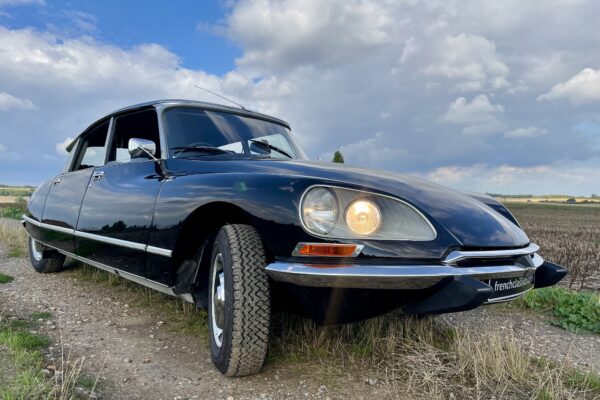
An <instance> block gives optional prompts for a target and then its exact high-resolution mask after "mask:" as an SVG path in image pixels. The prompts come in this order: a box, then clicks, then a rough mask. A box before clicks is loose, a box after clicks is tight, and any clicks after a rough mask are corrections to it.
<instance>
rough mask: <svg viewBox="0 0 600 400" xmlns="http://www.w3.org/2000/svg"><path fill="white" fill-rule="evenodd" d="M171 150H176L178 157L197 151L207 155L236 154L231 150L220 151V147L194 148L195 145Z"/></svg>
mask: <svg viewBox="0 0 600 400" xmlns="http://www.w3.org/2000/svg"><path fill="white" fill-rule="evenodd" d="M171 150H175V151H176V152H177V154H176V155H179V154H181V153H185V152H187V151H196V152H199V153H206V154H210V155H216V154H232V153H235V152H234V151H231V150H225V149H220V148H218V147H213V146H194V145H191V146H177V147H171Z"/></svg>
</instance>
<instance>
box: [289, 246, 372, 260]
mask: <svg viewBox="0 0 600 400" xmlns="http://www.w3.org/2000/svg"><path fill="white" fill-rule="evenodd" d="M362 248H363V246H362V245H357V244H338V243H298V245H297V246H296V248H295V249H294V253H293V255H294V256H301V257H356V256H357V255H358V254H359V253H360V251H361V250H362Z"/></svg>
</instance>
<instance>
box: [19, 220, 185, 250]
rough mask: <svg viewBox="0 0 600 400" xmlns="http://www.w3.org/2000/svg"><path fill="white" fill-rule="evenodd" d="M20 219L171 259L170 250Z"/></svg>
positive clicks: (41, 226)
mask: <svg viewBox="0 0 600 400" xmlns="http://www.w3.org/2000/svg"><path fill="white" fill-rule="evenodd" d="M22 218H23V221H26V222H29V223H31V224H33V225H35V226H38V227H40V228H44V229H48V230H51V231H56V232H61V233H66V234H69V235H73V236H77V237H81V238H84V239H90V240H95V241H98V242H102V243H108V244H113V245H115V246H121V247H126V248H128V249H134V250H140V251H145V252H148V253H152V254H158V255H159V256H164V257H171V255H172V253H173V252H172V251H171V250H169V249H163V248H161V247H156V246H148V245H145V244H143V243H137V242H131V241H129V240H122V239H116V238H111V237H108V236H102V235H96V234H94V233H88V232H83V231H77V230H75V229H70V228H63V227H60V226H56V225H50V224H46V223H43V222H39V221H36V220H35V219H33V218H31V217H28V216H27V215H22Z"/></svg>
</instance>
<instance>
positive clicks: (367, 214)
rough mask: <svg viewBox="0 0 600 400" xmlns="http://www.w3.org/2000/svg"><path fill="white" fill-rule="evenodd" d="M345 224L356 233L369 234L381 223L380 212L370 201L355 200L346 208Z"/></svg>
mask: <svg viewBox="0 0 600 400" xmlns="http://www.w3.org/2000/svg"><path fill="white" fill-rule="evenodd" d="M346 224H348V228H350V230H351V231H352V232H354V233H356V234H357V235H370V234H372V233H373V232H375V231H376V230H377V228H379V225H381V213H380V212H379V208H377V206H376V205H375V203H373V202H372V201H369V200H355V201H354V202H352V204H350V207H348V209H347V210H346Z"/></svg>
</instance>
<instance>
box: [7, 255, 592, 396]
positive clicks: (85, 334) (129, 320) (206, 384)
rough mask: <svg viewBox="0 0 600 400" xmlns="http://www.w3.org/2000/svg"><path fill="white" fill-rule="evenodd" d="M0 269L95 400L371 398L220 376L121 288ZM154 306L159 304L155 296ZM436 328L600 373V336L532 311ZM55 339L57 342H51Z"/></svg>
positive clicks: (165, 318)
mask: <svg viewBox="0 0 600 400" xmlns="http://www.w3.org/2000/svg"><path fill="white" fill-rule="evenodd" d="M0 272H1V273H4V274H8V275H11V276H13V277H15V280H14V281H13V282H12V283H9V284H4V285H0V312H2V314H3V315H4V316H5V317H6V316H16V317H22V318H27V317H28V316H29V315H31V313H32V312H40V311H48V312H50V313H52V315H53V318H52V319H51V320H50V321H47V322H45V323H43V324H42V326H41V328H40V330H41V331H42V332H44V333H45V334H47V335H49V336H50V337H51V338H52V339H53V340H54V343H55V344H54V347H55V348H56V347H58V346H60V345H61V343H63V344H64V346H65V348H66V349H67V351H71V352H72V354H73V355H72V357H85V358H86V365H87V367H86V374H87V375H89V376H91V377H95V376H96V375H98V374H99V377H100V378H99V382H100V393H99V394H100V397H101V398H103V399H136V398H138V399H179V400H182V399H283V398H286V399H287V398H289V399H307V398H308V399H377V398H388V397H389V396H390V394H389V392H388V391H387V390H386V388H385V385H384V384H382V383H381V380H380V381H379V382H378V383H375V384H373V382H374V380H371V384H369V383H367V382H365V381H368V379H369V378H372V377H374V376H376V371H348V372H347V373H346V374H345V375H343V376H341V377H336V379H335V380H334V381H333V382H331V381H328V380H327V379H326V378H324V377H321V376H314V375H316V374H314V373H313V374H311V366H310V365H301V366H298V365H296V364H291V365H285V363H281V362H280V363H275V364H268V365H267V366H266V368H265V369H264V371H263V372H262V373H260V374H258V375H255V376H251V377H246V378H238V379H230V378H225V377H223V376H222V375H221V374H220V373H218V372H217V371H216V370H215V368H214V367H213V366H212V363H211V361H210V354H209V352H208V349H207V344H206V339H205V338H202V337H198V336H193V335H186V334H182V333H178V332H174V331H173V330H172V329H169V328H170V323H171V322H170V320H169V318H170V317H169V314H168V313H167V312H166V311H164V310H162V309H161V308H160V307H152V306H149V307H141V306H134V305H130V304H129V303H130V302H131V293H130V292H128V291H127V289H124V288H119V287H111V286H108V285H103V284H99V283H95V282H92V281H82V280H81V279H77V276H78V275H77V274H74V273H72V272H65V273H58V274H47V275H41V274H38V273H36V272H34V270H33V269H32V268H31V266H30V264H29V260H28V259H26V258H11V257H8V252H7V250H6V248H4V247H3V246H2V244H0ZM157 299H158V300H157V301H164V300H163V299H160V297H157ZM438 320H439V321H440V323H449V324H451V325H453V326H457V327H463V326H468V327H471V328H475V329H478V330H485V329H489V328H490V327H495V328H498V329H503V330H506V332H507V334H514V335H516V336H517V337H518V338H519V340H522V341H523V342H524V343H526V344H527V346H528V348H529V349H530V351H531V352H532V353H533V354H538V355H546V356H549V357H551V358H553V359H557V360H562V359H564V358H567V359H568V360H570V361H571V362H572V363H575V364H577V365H579V366H580V367H581V368H582V369H589V370H594V371H597V372H600V336H598V335H587V334H584V335H575V334H571V333H569V332H566V331H564V330H562V329H559V328H557V327H553V326H550V325H549V324H548V323H547V321H546V320H544V319H543V318H542V317H539V316H537V315H534V314H532V313H523V312H517V311H512V310H507V309H506V308H501V307H485V308H480V309H478V310H475V311H472V312H468V313H461V314H454V315H447V316H442V317H438ZM61 336H62V339H61Z"/></svg>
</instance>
